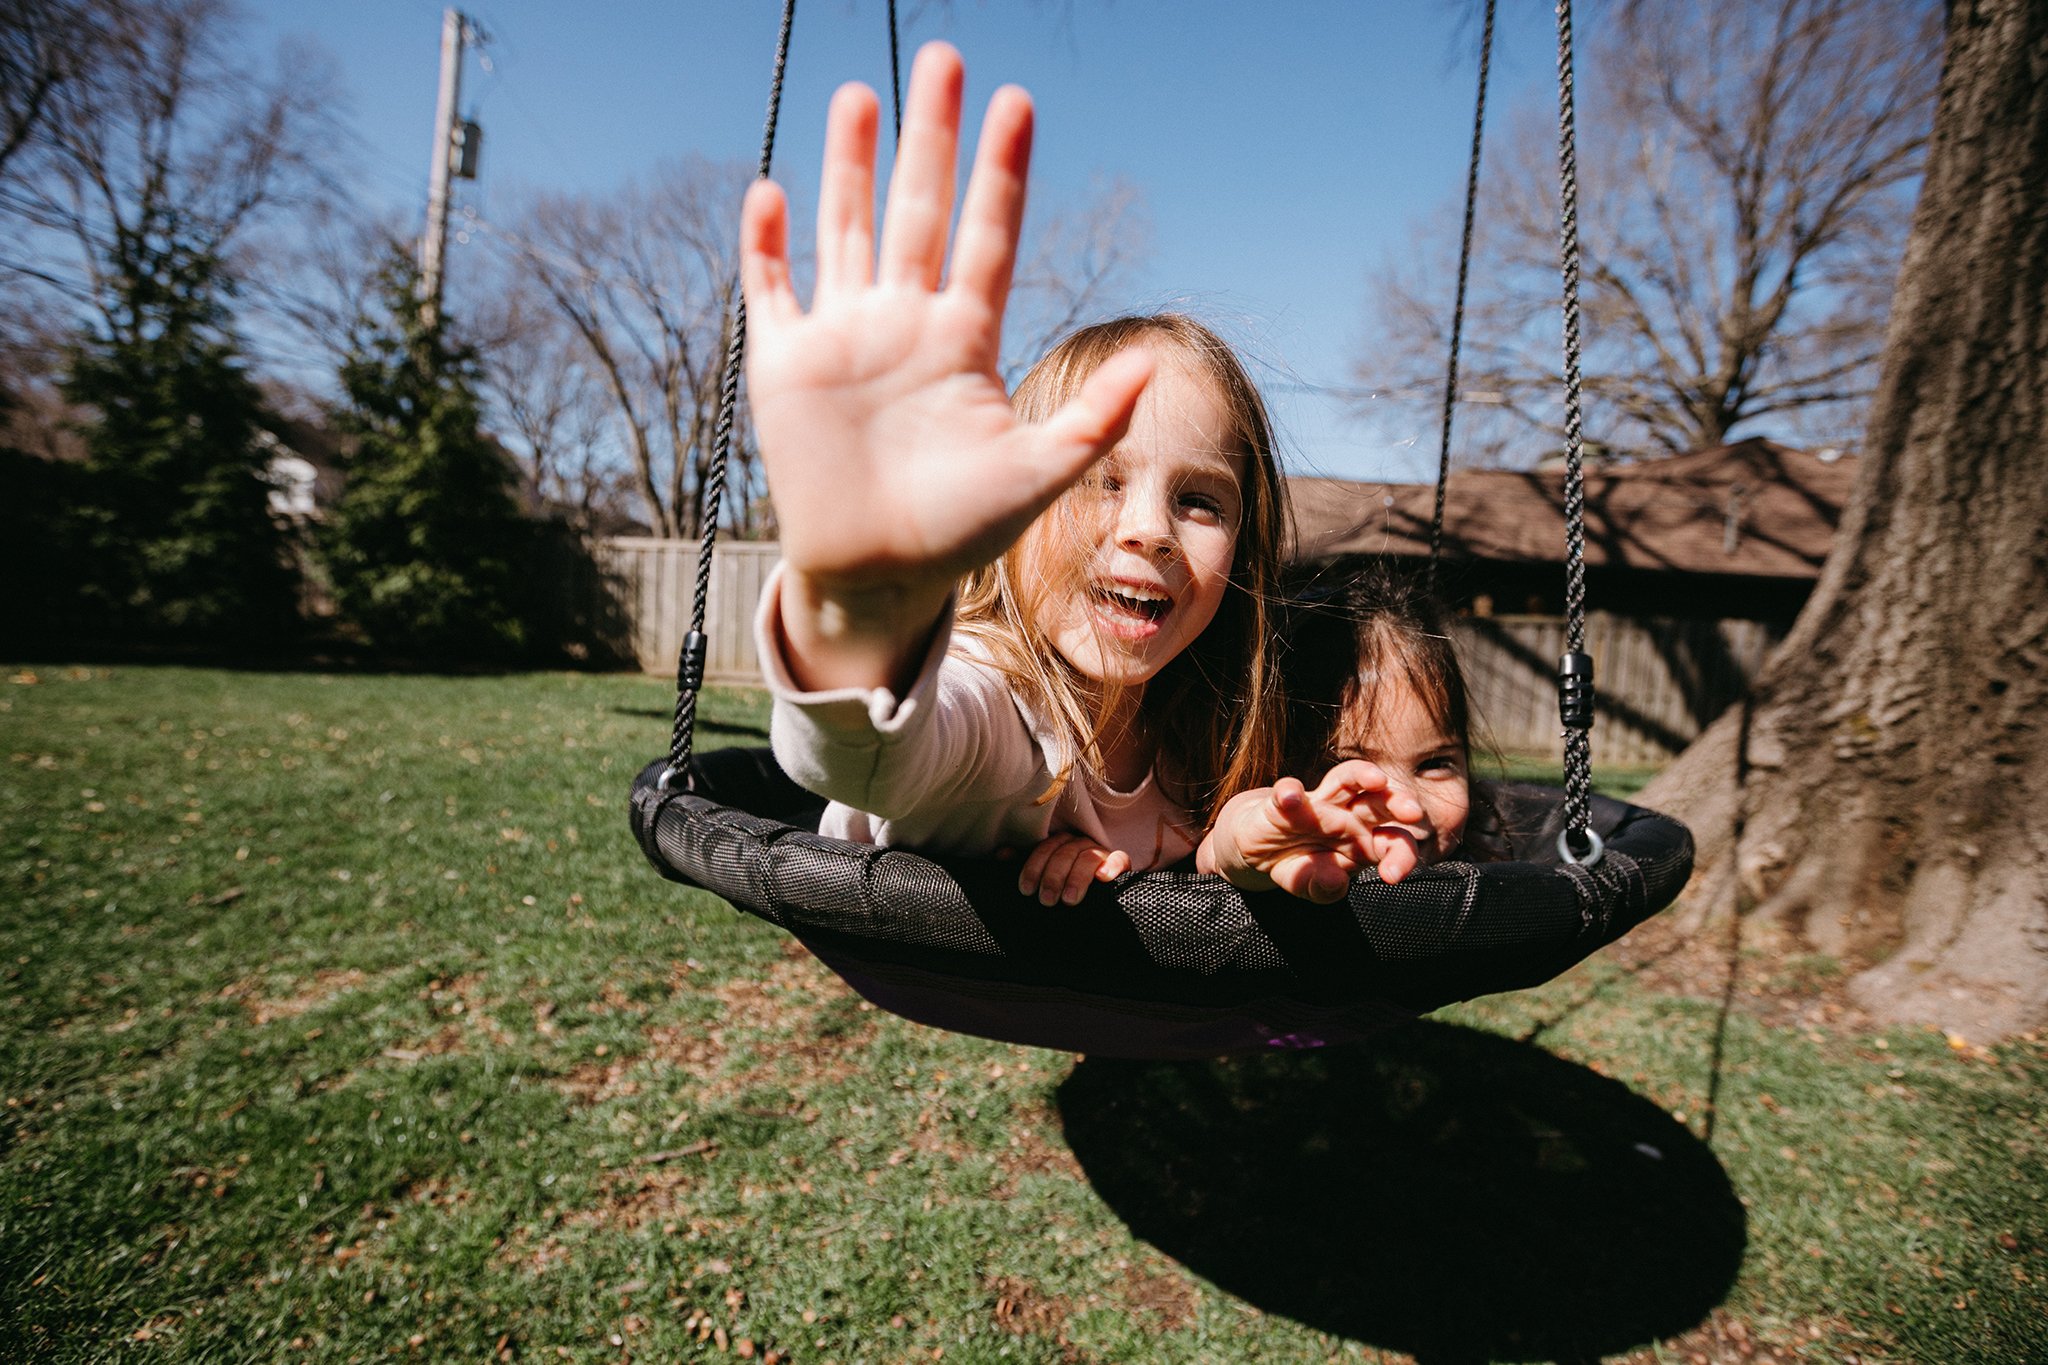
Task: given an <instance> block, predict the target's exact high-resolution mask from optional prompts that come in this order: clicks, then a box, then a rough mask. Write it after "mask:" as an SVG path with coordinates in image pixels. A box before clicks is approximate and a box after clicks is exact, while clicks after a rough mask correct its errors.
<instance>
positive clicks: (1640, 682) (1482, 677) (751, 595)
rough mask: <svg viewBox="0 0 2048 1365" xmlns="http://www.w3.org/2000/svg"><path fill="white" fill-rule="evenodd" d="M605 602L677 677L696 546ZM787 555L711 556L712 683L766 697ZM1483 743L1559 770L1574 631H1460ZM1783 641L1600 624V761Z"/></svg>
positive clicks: (1693, 721)
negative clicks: (777, 572) (769, 619)
mask: <svg viewBox="0 0 2048 1365" xmlns="http://www.w3.org/2000/svg"><path fill="white" fill-rule="evenodd" d="M592 549H593V551H594V556H595V559H596V563H597V568H598V572H597V573H596V574H594V575H592V576H591V577H590V580H589V582H590V588H589V591H591V592H593V593H595V594H600V595H601V597H602V600H601V601H594V602H592V603H591V604H590V606H589V608H588V609H586V610H585V611H584V612H583V613H581V615H582V616H583V618H584V619H586V620H590V621H605V622H610V623H611V624H610V625H609V627H608V629H606V630H605V631H604V634H606V635H607V636H609V637H610V640H609V647H610V650H611V652H612V653H613V654H615V655H617V656H618V657H620V658H630V659H634V660H637V661H638V663H639V665H640V667H641V668H642V669H643V670H644V671H646V672H649V673H673V672H674V671H675V666H676V653H677V651H678V650H679V649H680V648H681V646H682V640H683V631H684V630H685V629H686V628H687V627H688V624H689V616H690V599H691V595H692V594H693V593H694V592H695V589H696V574H697V545H696V542H694V541H682V540H660V539H655V538H652V537H646V536H629V537H617V538H613V539H609V540H601V541H598V542H596V544H595V545H594V546H593V547H592ZM779 553H780V547H779V546H777V545H774V544H763V543H759V542H748V541H740V542H729V543H725V544H721V545H720V546H719V547H718V550H717V553H716V554H714V555H713V556H712V566H711V596H710V600H709V604H708V609H707V612H706V619H705V625H704V631H705V634H706V635H707V636H709V637H710V638H709V656H708V658H707V660H706V665H705V678H706V679H707V680H708V681H711V682H721V683H741V684H758V683H759V682H760V680H761V663H760V660H759V659H758V658H757V657H756V656H755V653H754V634H753V624H754V607H755V604H756V603H757V602H759V600H760V596H761V587H762V585H763V584H764V583H765V582H766V581H767V578H768V571H769V570H770V569H771V568H773V567H774V565H775V561H776V559H777V558H778V557H779ZM1453 634H1454V637H1455V639H1456V643H1457V647H1458V656H1459V659H1460V660H1461V661H1462V663H1463V664H1464V667H1465V677H1466V681H1467V683H1468V685H1469V686H1470V688H1471V692H1472V705H1473V713H1474V715H1475V716H1476V717H1477V718H1478V721H1479V723H1480V725H1481V726H1482V738H1484V739H1485V740H1486V741H1488V742H1490V743H1491V744H1493V745H1494V746H1495V747H1497V748H1499V749H1500V750H1502V751H1503V752H1506V753H1515V754H1549V755H1551V756H1552V757H1554V758H1561V757H1562V756H1563V752H1564V745H1563V741H1562V740H1561V739H1560V738H1559V736H1558V721H1557V692H1556V682H1555V677H1556V672H1557V659H1558V656H1559V655H1560V654H1562V653H1563V652H1564V622H1563V621H1562V620H1561V619H1559V618H1557V617H1553V616H1494V617H1461V618H1459V619H1458V620H1457V621H1456V622H1455V623H1454V624H1453ZM1779 634H1780V632H1779V631H1778V630H1777V629H1776V628H1774V627H1772V626H1769V625H1766V624H1764V623H1762V622H1758V621H1720V622H1714V621H1665V620H1652V621H1642V620H1635V619H1632V618H1629V617H1624V616H1612V615H1609V614H1607V613H1605V612H1593V613H1591V614H1590V615H1589V616H1588V618H1587V622H1586V645H1587V649H1588V651H1589V652H1590V653H1591V654H1592V655H1593V663H1594V677H1595V679H1596V681H1597V683H1598V691H1599V715H1598V719H1597V721H1596V723H1595V725H1594V729H1593V758H1594V761H1595V762H1596V763H1599V764H1600V765H1602V766H1603V767H1604V766H1608V765H1613V766H1623V767H1633V766H1640V765H1651V764H1657V763H1661V762H1663V761H1664V760H1665V759H1667V758H1669V757H1670V756H1671V755H1673V754H1675V753H1677V752H1678V751H1679V750H1680V749H1683V748H1684V747H1685V746H1686V745H1687V744H1688V743H1689V742H1691V740H1692V738H1693V737H1694V736H1695V735H1697V734H1699V732H1700V731H1701V730H1702V729H1704V728H1705V727H1706V725H1707V723H1708V722H1709V721H1711V720H1713V718H1714V717H1715V716H1717V715H1719V714H1720V713H1721V712H1722V711H1723V710H1724V709H1726V708H1727V707H1728V706H1729V705H1730V704H1731V703H1733V702H1735V701H1737V700H1739V699H1740V698H1741V697H1742V696H1743V695H1744V694H1745V693H1746V692H1747V691H1748V689H1749V683H1750V680H1751V679H1752V678H1754V677H1755V676H1756V672H1757V669H1758V667H1759V666H1760V665H1761V664H1762V663H1763V658H1764V655H1765V654H1766V653H1767V652H1768V651H1769V650H1770V647H1771V646H1772V645H1774V644H1776V643H1777V640H1778V638H1779Z"/></svg>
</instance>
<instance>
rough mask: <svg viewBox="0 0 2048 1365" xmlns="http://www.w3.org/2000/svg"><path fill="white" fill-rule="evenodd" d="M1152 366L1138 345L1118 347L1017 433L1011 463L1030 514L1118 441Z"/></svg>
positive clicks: (1154, 365)
mask: <svg viewBox="0 0 2048 1365" xmlns="http://www.w3.org/2000/svg"><path fill="white" fill-rule="evenodd" d="M1157 366H1158V360H1157V358H1156V357H1154V356H1153V354H1152V353H1151V352H1150V351H1148V350H1146V349H1144V348H1143V347H1133V348H1131V349H1129V350H1125V351H1120V352H1118V353H1117V354H1116V355H1113V356H1111V357H1110V358H1109V359H1107V360H1105V361H1103V362H1102V364H1101V365H1099V366H1097V367H1096V370H1095V373H1094V374H1091V375H1089V376H1088V378H1087V379H1086V380H1085V381H1083V382H1082V385H1081V388H1080V391H1079V392H1078V393H1076V394H1075V395H1074V396H1073V397H1072V398H1070V399H1068V400H1067V402H1066V404H1065V406H1063V407H1061V408H1060V410H1059V411H1058V412H1055V413H1054V414H1053V415H1052V416H1050V417H1048V418H1046V419H1045V421H1043V422H1041V423H1039V424H1038V425H1037V426H1033V427H1025V428H1023V429H1022V430H1021V431H1019V432H1018V433H1017V439H1018V441H1019V442H1020V443H1021V445H1022V447H1023V449H1022V450H1021V451H1020V452H1019V454H1018V458H1017V462H1016V463H1017V467H1018V469H1019V473H1020V475H1021V476H1022V477H1024V478H1025V479H1026V480H1027V481H1028V482H1029V484H1030V485H1031V488H1030V492H1031V494H1032V497H1031V501H1033V502H1035V503H1036V504H1037V505H1036V507H1035V508H1034V510H1033V512H1032V515H1033V516H1036V515H1037V514H1038V512H1041V511H1044V510H1045V508H1046V507H1048V506H1050V505H1051V504H1052V500H1053V499H1054V498H1056V497H1058V496H1059V495H1060V494H1061V493H1063V492H1065V491H1066V489H1067V488H1068V487H1069V486H1070V485H1071V484H1072V483H1073V482H1074V480H1076V479H1078V478H1080V477H1081V476H1082V475H1083V474H1085V473H1087V472H1088V466H1089V465H1092V464H1094V463H1095V461H1096V460H1098V459H1100V458H1101V457H1102V456H1103V455H1105V454H1107V453H1108V451H1109V448H1110V447H1111V446H1113V445H1115V444H1116V443H1117V442H1118V441H1121V440H1122V439H1123V437H1124V432H1125V431H1127V430H1129V428H1130V425H1131V414H1132V413H1134V412H1135V411H1137V407H1138V397H1139V395H1140V394H1142V393H1144V391H1145V385H1146V384H1147V383H1148V382H1150V380H1151V378H1152V373H1153V371H1154V370H1155V369H1156V368H1157Z"/></svg>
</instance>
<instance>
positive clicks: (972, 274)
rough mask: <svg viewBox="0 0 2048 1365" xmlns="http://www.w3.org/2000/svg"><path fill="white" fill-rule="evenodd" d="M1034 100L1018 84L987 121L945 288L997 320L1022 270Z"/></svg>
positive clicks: (999, 98)
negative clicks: (981, 305) (972, 301)
mask: <svg viewBox="0 0 2048 1365" xmlns="http://www.w3.org/2000/svg"><path fill="white" fill-rule="evenodd" d="M1031 121H1032V113H1031V97H1030V96H1029V95H1027V94H1025V93H1024V92H1023V91H1022V90H1021V89H1019V88H1018V87H1016V86H1014V85H1006V86H1004V87H1003V88H1002V89H1000V90H998V91H996V93H995V94H994V96H992V97H991V98H990V100H989V102H988V113H986V114H985V115H983V116H982V121H981V142H980V145H979V146H978V147H977V148H976V149H975V153H974V171H973V174H971V175H970V176H969V177H968V179H967V197H966V199H965V200H964V201H963V203H962V205H961V209H960V233H959V237H958V238H957V239H956V240H955V242H954V243H953V269H952V273H951V274H950V275H949V276H948V278H947V282H946V287H947V288H948V289H949V290H959V291H961V292H963V293H966V294H969V295H971V296H973V297H975V298H977V299H979V300H980V301H981V302H983V303H984V304H985V305H986V306H987V307H988V308H989V310H990V311H991V312H992V313H993V314H994V315H995V316H996V317H997V318H1001V317H1002V315H1003V306H1004V304H1005V303H1006V302H1007V301H1008V300H1009V296H1010V277H1011V275H1012V274H1013V273H1014V272H1015V270H1016V268H1017V238H1018V235H1019V234H1020V233H1021V232H1022V231H1023V230H1024V190H1025V185H1026V183H1027V182H1028V180H1029V178H1030V169H1031Z"/></svg>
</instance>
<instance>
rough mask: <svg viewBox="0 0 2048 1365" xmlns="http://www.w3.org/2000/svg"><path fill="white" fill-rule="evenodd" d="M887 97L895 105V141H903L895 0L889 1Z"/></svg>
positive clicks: (901, 82) (900, 71) (901, 92)
mask: <svg viewBox="0 0 2048 1365" xmlns="http://www.w3.org/2000/svg"><path fill="white" fill-rule="evenodd" d="M889 97H890V98H891V99H892V100H894V101H895V104H896V140H897V141H898V142H901V141H903V65H902V61H901V59H900V58H899V56H898V55H897V48H896V0H889Z"/></svg>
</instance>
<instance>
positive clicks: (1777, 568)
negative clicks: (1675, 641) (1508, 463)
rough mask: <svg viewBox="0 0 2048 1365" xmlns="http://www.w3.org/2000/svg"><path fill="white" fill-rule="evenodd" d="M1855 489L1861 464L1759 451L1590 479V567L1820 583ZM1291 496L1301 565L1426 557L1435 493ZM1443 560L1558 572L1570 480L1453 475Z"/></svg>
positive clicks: (1481, 472)
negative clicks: (1347, 558)
mask: <svg viewBox="0 0 2048 1365" xmlns="http://www.w3.org/2000/svg"><path fill="white" fill-rule="evenodd" d="M1855 477H1856V461H1855V459H1854V458H1852V457H1842V456H1835V457H1833V458H1823V457H1822V456H1820V455H1817V454H1814V453H1812V452H1809V451H1804V450H1794V449H1792V448H1791V447H1789V446H1781V445H1778V444H1776V443H1774V442H1771V441H1765V440H1761V439H1757V440H1749V441H1741V442H1738V443H1737V444H1735V445H1730V446H1720V447H1716V448H1714V449H1711V450H1701V451H1695V452H1693V453H1692V454H1689V455H1675V456H1672V457H1670V458H1668V459H1659V460H1645V461H1642V462H1639V463H1636V464H1627V465H1612V466H1608V467H1606V468H1603V469H1600V470H1598V471H1594V470H1588V471H1587V474H1586V562H1587V563H1588V564H1592V565H1605V566H1609V567H1620V568H1627V569H1640V570H1646V571H1652V572H1656V571H1664V572H1671V573H1710V574H1738V575H1754V576H1757V577H1765V578H1805V579H1811V578H1813V577H1815V576H1817V575H1818V574H1819V572H1820V566H1821V563H1822V561H1824V560H1825V559H1826V558H1827V554H1828V547H1829V545H1830V544H1831V543H1832V541H1833V538H1834V531H1835V526H1836V525H1837V524H1838V523H1839V522H1840V521H1841V517H1842V507H1843V505H1844V504H1845V503H1846V502H1847V501H1848V498H1849V489H1850V486H1851V485H1852V483H1853V482H1854V481H1855ZM1289 490H1290V493H1291V495H1292V497H1293V501H1294V515H1295V520H1296V523H1297V526H1298V528H1299V532H1300V536H1299V544H1300V549H1299V557H1300V558H1302V559H1307V560H1323V559H1331V558H1335V557H1337V556H1339V555H1389V556H1393V557H1396V558H1403V557H1417V558H1420V557H1426V556H1427V555H1428V554H1429V520H1430V511H1431V507H1432V504H1433V503H1434V501H1435V488H1434V485H1431V484H1411V483H1385V484H1382V483H1357V482H1353V481H1351V480H1347V479H1319V478H1297V479H1291V480H1289ZM1444 554H1445V557H1446V558H1449V559H1490V560H1510V561H1520V562H1524V563H1532V562H1533V563H1558V562H1561V561H1562V560H1563V558H1564V471H1563V470H1562V469H1561V468H1545V469H1540V470H1501V469H1477V470H1465V471H1461V472H1457V473H1453V474H1452V475H1451V478H1450V483H1449V486H1448V488H1447V489H1446V492H1445V500H1444Z"/></svg>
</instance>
